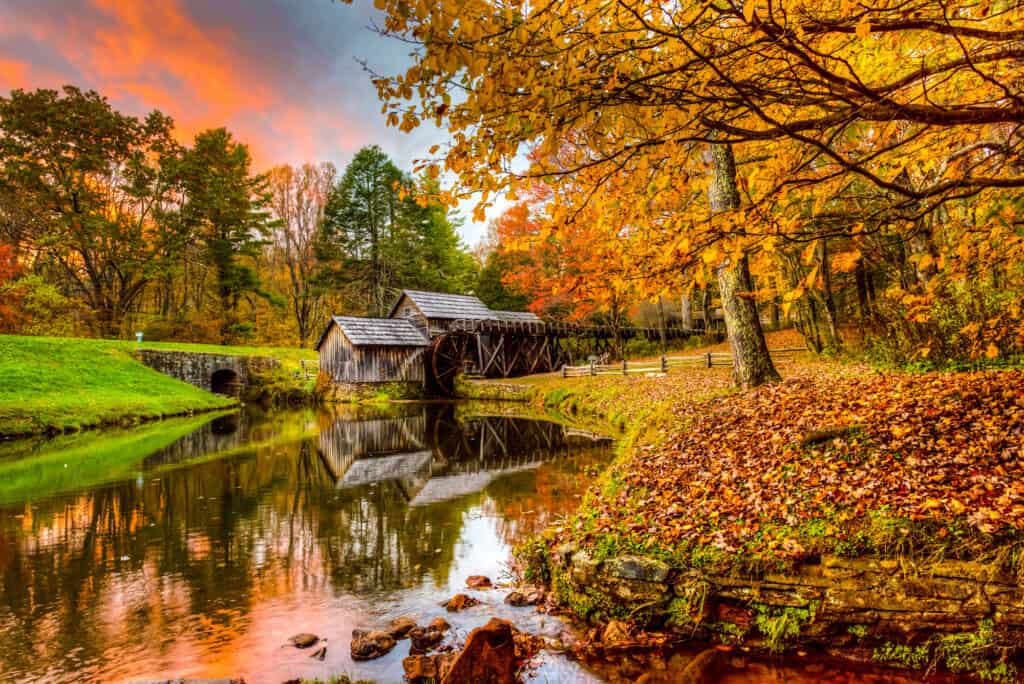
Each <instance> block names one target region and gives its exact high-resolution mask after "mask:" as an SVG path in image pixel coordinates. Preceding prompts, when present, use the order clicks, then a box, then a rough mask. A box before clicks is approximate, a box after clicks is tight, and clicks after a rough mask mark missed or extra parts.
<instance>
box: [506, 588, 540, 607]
mask: <svg viewBox="0 0 1024 684" xmlns="http://www.w3.org/2000/svg"><path fill="white" fill-rule="evenodd" d="M543 600H544V593H543V592H542V591H540V590H539V589H529V590H527V591H513V592H510V593H509V595H508V596H506V597H505V603H507V604H508V605H510V606H516V607H517V608H521V607H522V606H535V605H537V604H538V603H540V602H541V601H543Z"/></svg>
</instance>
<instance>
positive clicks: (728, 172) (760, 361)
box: [708, 145, 780, 388]
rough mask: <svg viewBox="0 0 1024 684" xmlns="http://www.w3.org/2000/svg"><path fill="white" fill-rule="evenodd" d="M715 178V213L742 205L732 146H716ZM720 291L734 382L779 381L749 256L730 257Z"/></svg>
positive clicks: (711, 196) (721, 276)
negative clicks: (751, 276)
mask: <svg viewBox="0 0 1024 684" xmlns="http://www.w3.org/2000/svg"><path fill="white" fill-rule="evenodd" d="M711 159H712V165H713V168H712V178H711V184H710V186H709V187H708V200H709V203H710V205H711V212H712V213H713V214H718V213H722V212H726V211H730V210H733V209H738V208H739V206H740V194H739V191H738V190H737V188H736V160H735V159H734V158H733V155H732V147H731V146H730V145H712V146H711ZM717 272H718V289H719V294H720V295H721V297H722V309H723V311H724V312H725V330H726V333H727V334H728V335H729V345H730V347H732V369H733V380H734V381H735V383H736V384H737V385H739V386H740V387H743V388H749V387H756V386H757V385H763V384H765V383H767V382H773V381H776V380H779V379H780V378H779V372H778V371H777V370H775V365H774V364H773V363H772V358H771V356H770V355H769V354H768V344H767V342H765V339H764V331H763V330H762V329H761V317H760V316H759V315H758V312H757V302H755V301H754V299H753V297H752V296H750V293H751V292H752V291H753V289H754V288H753V284H752V282H751V279H750V265H749V263H748V261H747V258H746V256H744V257H742V258H741V259H739V261H738V262H736V261H735V260H733V259H732V258H730V257H727V258H726V259H725V261H723V262H722V263H721V264H720V265H719V266H718V268H717Z"/></svg>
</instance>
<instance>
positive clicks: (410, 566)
mask: <svg viewBox="0 0 1024 684" xmlns="http://www.w3.org/2000/svg"><path fill="white" fill-rule="evenodd" d="M485 412H486V413H491V414H493V415H481V414H480V411H479V410H478V411H476V412H475V413H473V412H470V411H469V410H467V409H466V408H464V407H461V406H456V405H451V404H426V405H402V406H398V407H393V408H387V409H360V410H346V411H340V412H334V413H323V412H314V411H299V412H278V413H273V414H269V415H263V416H256V415H250V414H244V413H242V414H227V415H220V416H201V417H196V418H188V419H178V420H170V421H164V422H162V423H159V424H154V425H149V426H143V427H139V428H134V429H127V430H117V431H107V432H103V433H91V434H81V435H73V436H64V437H59V438H56V439H52V440H32V441H21V442H15V443H8V444H0V583H2V584H0V590H2V594H0V681H18V682H80V681H115V682H117V681H138V680H146V679H165V678H167V677H172V676H173V677H244V678H245V680H246V681H247V682H249V684H260V683H263V682H272V683H274V684H278V683H280V682H283V681H285V680H289V679H293V678H315V677H321V678H326V677H328V676H330V675H332V674H337V673H347V674H349V675H352V676H356V677H363V678H367V679H372V680H374V681H377V682H400V681H401V680H402V664H401V663H402V658H403V657H404V656H405V655H407V653H408V646H407V643H408V642H399V646H398V647H396V648H395V649H394V650H393V651H392V652H391V653H390V654H388V655H387V656H385V657H383V658H381V659H378V660H374V661H369V662H362V663H357V662H353V661H352V660H351V658H350V655H349V638H350V635H351V632H352V630H353V629H355V628H360V627H371V628H373V627H380V626H383V625H386V624H387V622H388V621H390V619H392V618H394V617H397V616H400V615H408V616H411V617H413V618H414V619H416V620H417V621H418V622H420V623H421V624H423V623H425V622H427V621H429V620H431V619H432V618H434V617H437V616H442V615H443V616H444V617H445V618H446V619H447V620H449V621H450V622H451V623H452V626H453V630H454V634H455V636H465V634H466V633H468V631H469V630H470V629H472V628H474V627H476V626H479V625H481V624H483V623H485V622H486V621H487V620H488V619H489V618H490V617H492V616H495V615H497V616H499V617H505V618H509V619H512V620H513V621H514V622H515V623H516V624H517V625H519V626H521V627H522V628H523V629H526V630H528V631H531V632H534V633H538V634H544V635H547V636H551V637H557V636H559V635H560V634H562V633H563V631H565V630H567V629H569V627H568V625H566V624H565V623H563V622H562V621H561V620H560V619H559V618H557V617H554V616H548V615H543V614H540V613H537V612H536V611H534V610H533V609H532V608H512V607H510V606H507V605H505V604H504V603H503V598H504V595H505V593H506V592H505V591H503V590H501V589H495V590H490V591H469V592H467V590H466V588H465V580H466V578H467V577H468V576H469V575H487V576H489V577H491V578H492V579H494V580H498V581H500V580H502V579H503V578H504V577H505V573H506V571H507V568H506V564H507V562H508V559H509V555H510V551H511V547H512V546H513V545H514V544H516V543H517V542H518V541H520V540H522V539H524V538H526V537H527V536H529V535H531V534H533V533H534V532H536V531H539V530H541V529H543V528H544V527H545V526H547V525H548V524H550V523H552V522H553V521H555V520H557V519H558V517H559V516H564V515H568V514H569V513H571V512H572V511H573V510H575V508H576V507H577V505H578V503H579V497H580V496H581V494H582V492H583V491H584V490H585V488H586V487H587V485H589V483H590V482H591V481H592V479H593V474H594V473H595V472H596V471H597V469H598V468H599V467H600V466H602V465H603V464H604V463H606V462H607V461H608V459H609V458H610V455H611V442H610V440H608V439H606V438H603V437H600V436H598V435H595V434H592V433H589V432H585V431H580V430H573V429H571V428H568V427H565V426H562V425H559V424H557V423H554V422H547V421H538V420H527V419H524V418H514V417H508V416H506V415H500V414H501V412H502V410H501V407H499V406H495V407H489V408H488V409H487V410H486V411H485ZM459 592H467V593H470V594H472V595H474V596H475V597H477V598H478V599H480V600H481V602H482V603H481V605H479V606H476V607H474V608H471V609H468V610H466V611H463V612H460V613H454V614H451V613H447V612H446V611H445V610H444V609H443V608H441V607H440V605H439V604H440V603H441V602H442V601H444V600H446V599H448V598H450V597H451V596H452V595H453V594H455V593H459ZM298 632H312V633H314V634H318V635H320V636H321V637H323V638H326V639H327V651H326V655H325V657H324V659H323V660H320V659H316V658H310V657H309V655H310V651H303V650H298V649H295V648H291V647H288V646H286V645H285V644H286V642H287V639H288V637H289V636H291V635H293V634H295V633H298ZM691 656H692V654H688V653H686V652H682V653H678V654H674V655H671V657H667V658H664V659H662V660H661V661H659V662H652V661H651V660H649V659H648V660H636V659H623V660H622V662H616V663H591V664H589V665H588V666H587V667H586V668H584V667H583V666H581V665H579V664H577V663H575V662H573V661H570V660H568V659H566V658H563V657H558V656H555V655H548V656H546V657H544V658H543V659H542V660H541V662H540V663H539V665H538V667H537V669H536V670H535V672H534V675H535V677H534V679H533V680H534V681H540V682H545V681H546V682H560V681H566V682H577V681H579V682H598V681H634V680H635V679H636V677H638V676H640V675H641V674H643V673H644V672H648V673H652V674H656V675H657V676H656V679H655V680H652V681H662V680H663V681H673V680H674V674H673V673H675V672H678V671H679V670H678V668H680V667H682V666H685V663H686V662H687V661H688V659H689V658H690V657H691ZM730 662H731V665H730V666H729V672H727V673H725V675H724V678H723V681H733V682H747V681H764V679H763V678H767V679H773V680H776V681H794V680H802V681H807V682H810V681H818V680H819V679H820V677H819V675H820V673H821V670H820V669H813V668H812V670H810V671H805V670H806V665H807V664H805V663H797V664H792V663H764V662H757V661H750V662H748V661H746V660H737V659H736V658H733V659H732V660H731V661H730ZM815 667H818V668H820V665H815ZM830 671H832V672H836V671H835V670H832V669H831V668H830ZM836 675H837V679H836V681H860V679H859V677H860V676H862V675H863V673H860V674H858V673H854V672H852V671H851V672H849V673H847V674H846V676H845V677H844V675H843V674H842V673H839V672H836ZM872 681H906V680H903V679H899V678H896V677H891V678H890V677H889V676H887V675H881V676H879V678H878V679H874V680H872Z"/></svg>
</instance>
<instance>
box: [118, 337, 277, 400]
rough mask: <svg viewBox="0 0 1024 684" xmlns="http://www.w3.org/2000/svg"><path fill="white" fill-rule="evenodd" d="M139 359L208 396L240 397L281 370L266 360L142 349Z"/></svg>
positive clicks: (275, 364) (274, 361)
mask: <svg viewBox="0 0 1024 684" xmlns="http://www.w3.org/2000/svg"><path fill="white" fill-rule="evenodd" d="M135 356H136V358H138V359H139V361H141V362H142V363H144V364H145V365H147V366H149V367H150V368H152V369H153V370H156V371H159V372H161V373H163V374H164V375H170V376H171V377H172V378H177V379H178V380H182V381H184V382H187V383H189V384H190V385H195V386H196V387H199V388H202V389H204V390H206V391H207V392H214V393H216V394H227V395H229V396H232V397H240V396H242V394H243V393H244V392H245V391H246V390H247V389H249V388H250V387H251V386H252V380H253V377H254V376H255V375H256V374H258V373H260V372H265V371H268V370H271V369H273V368H276V367H278V366H280V365H281V364H280V362H279V361H278V360H277V359H272V358H270V357H266V356H239V355H235V354H207V353H201V352H189V351H164V350H159V349H139V350H136V352H135Z"/></svg>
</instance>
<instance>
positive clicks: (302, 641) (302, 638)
mask: <svg viewBox="0 0 1024 684" xmlns="http://www.w3.org/2000/svg"><path fill="white" fill-rule="evenodd" d="M318 641H320V637H318V636H317V635H316V634H309V633H308V632H302V633H301V634H296V635H295V636H293V637H291V638H290V639H288V643H289V644H291V645H292V646H294V647H295V648H309V647H310V646H312V645H313V644H315V643H316V642H318Z"/></svg>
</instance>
